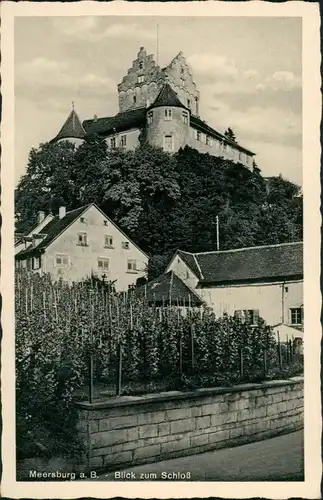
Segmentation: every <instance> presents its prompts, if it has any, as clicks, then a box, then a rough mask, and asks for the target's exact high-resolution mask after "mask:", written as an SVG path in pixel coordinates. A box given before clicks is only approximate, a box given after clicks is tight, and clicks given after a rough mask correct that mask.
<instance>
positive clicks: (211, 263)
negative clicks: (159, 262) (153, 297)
mask: <svg viewBox="0 0 323 500" xmlns="http://www.w3.org/2000/svg"><path fill="white" fill-rule="evenodd" d="M169 271H173V272H174V273H175V274H176V275H177V276H178V277H179V278H180V279H181V280H182V281H183V282H184V283H185V284H186V285H187V286H188V287H189V288H190V289H192V290H193V291H194V292H195V293H196V294H198V295H199V297H200V298H201V299H202V300H203V301H204V303H205V304H206V305H207V306H209V307H211V308H212V309H213V310H214V312H215V313H216V314H217V315H219V316H221V315H223V313H227V314H229V315H234V314H236V315H239V316H244V315H248V316H249V317H250V318H251V320H252V322H254V323H256V321H257V318H258V317H259V316H260V317H262V318H263V319H264V320H265V321H266V323H267V324H269V325H272V326H275V325H278V324H285V325H290V326H293V327H295V328H297V329H299V330H302V329H303V244H302V242H297V243H284V244H279V245H268V246H261V247H251V248H239V249H236V250H225V251H213V252H201V253H189V252H183V251H181V250H178V251H177V252H176V253H175V255H174V257H173V258H172V259H171V261H170V263H169V265H168V266H167V269H166V271H165V272H166V273H168V272H169Z"/></svg>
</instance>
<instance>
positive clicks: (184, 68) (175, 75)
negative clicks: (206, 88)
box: [163, 52, 200, 115]
mask: <svg viewBox="0 0 323 500" xmlns="http://www.w3.org/2000/svg"><path fill="white" fill-rule="evenodd" d="M163 72H164V73H165V76H166V80H167V81H168V83H169V84H170V85H171V86H172V88H173V90H174V91H175V92H176V94H177V95H178V97H179V99H180V101H181V102H182V103H183V104H184V105H185V106H186V107H187V108H189V109H190V110H191V113H192V114H193V115H198V114H199V100H200V92H199V91H198V89H197V86H196V83H195V82H194V79H193V75H192V73H191V70H190V67H189V65H188V64H187V62H186V59H185V57H184V55H183V53H182V52H180V53H179V54H178V55H177V56H176V57H174V59H173V60H172V61H171V62H170V64H169V65H168V66H166V68H164V69H163Z"/></svg>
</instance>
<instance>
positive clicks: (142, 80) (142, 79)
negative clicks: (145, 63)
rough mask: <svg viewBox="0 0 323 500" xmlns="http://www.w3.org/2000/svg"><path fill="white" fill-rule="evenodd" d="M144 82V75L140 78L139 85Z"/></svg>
mask: <svg viewBox="0 0 323 500" xmlns="http://www.w3.org/2000/svg"><path fill="white" fill-rule="evenodd" d="M144 81H145V77H144V75H140V76H138V83H144Z"/></svg>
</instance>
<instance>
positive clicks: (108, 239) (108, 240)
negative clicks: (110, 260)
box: [104, 234, 113, 248]
mask: <svg viewBox="0 0 323 500" xmlns="http://www.w3.org/2000/svg"><path fill="white" fill-rule="evenodd" d="M104 246H105V247H106V248H112V247H113V237H112V236H111V235H110V234H106V235H105V237H104Z"/></svg>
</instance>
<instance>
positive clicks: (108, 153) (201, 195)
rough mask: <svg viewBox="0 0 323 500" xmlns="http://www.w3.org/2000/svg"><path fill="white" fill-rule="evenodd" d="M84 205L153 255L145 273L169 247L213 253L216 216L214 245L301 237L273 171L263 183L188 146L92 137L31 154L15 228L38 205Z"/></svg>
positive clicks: (292, 193)
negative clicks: (129, 145)
mask: <svg viewBox="0 0 323 500" xmlns="http://www.w3.org/2000/svg"><path fill="white" fill-rule="evenodd" d="M228 134H231V135H232V134H233V132H232V131H231V132H229V131H228ZM90 202H95V203H96V204H97V205H98V206H99V207H100V208H101V209H102V210H104V211H105V212H106V213H107V215H108V216H110V217H111V218H112V219H113V220H114V221H115V222H116V223H117V224H118V225H119V226H120V227H121V228H122V229H123V230H125V231H126V232H127V233H128V234H129V236H130V237H132V238H133V239H134V241H136V243H137V244H138V245H139V246H140V247H141V248H142V249H143V250H144V251H145V252H147V253H148V254H149V255H150V256H151V257H152V258H151V259H150V277H151V278H153V277H155V276H157V275H159V274H160V273H161V272H163V271H164V268H165V265H166V263H167V260H168V259H169V257H170V256H171V255H172V254H173V252H174V251H175V250H176V249H177V248H181V249H182V250H187V251H207V250H214V249H215V248H216V215H218V216H219V221H220V249H229V248H237V247H243V246H253V245H265V244H275V243H283V242H289V241H297V240H301V239H302V197H301V196H299V188H298V186H296V185H295V184H293V183H291V182H289V181H287V180H284V179H283V178H282V177H281V176H280V177H272V178H269V179H264V178H263V177H262V175H261V173H260V170H259V169H258V168H257V167H254V168H253V169H252V170H248V169H247V168H245V167H243V166H242V165H239V164H234V163H232V162H231V161H229V160H225V159H223V158H216V157H213V156H210V155H209V154H201V153H199V152H197V151H196V150H192V149H190V148H188V147H186V148H185V149H183V150H180V151H179V152H178V153H176V154H175V155H170V154H168V153H165V152H164V151H162V150H161V149H156V148H152V147H151V146H149V145H147V144H146V145H141V146H140V147H138V148H137V149H135V150H133V151H124V150H119V149H117V150H109V149H108V148H107V145H106V143H105V141H104V140H103V139H102V138H100V137H97V136H93V137H90V138H88V139H87V140H86V141H85V142H84V143H83V144H82V145H81V146H80V147H78V148H77V149H76V148H75V147H74V146H73V145H72V144H70V143H68V142H67V141H66V142H61V143H59V144H55V143H54V144H53V143H49V144H43V145H41V146H40V147H39V148H38V149H32V150H31V152H30V155H29V162H28V167H27V171H26V174H25V176H23V177H22V178H21V181H20V183H19V185H18V187H17V189H16V220H17V226H16V229H17V231H18V232H24V231H25V230H27V229H29V228H31V227H32V226H33V225H34V223H35V218H36V214H37V212H38V211H40V210H42V211H45V212H46V213H48V212H49V211H52V212H53V213H57V211H58V207H59V206H60V205H65V206H66V207H67V209H68V210H71V209H73V208H76V207H79V206H82V205H84V204H86V203H90Z"/></svg>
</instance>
